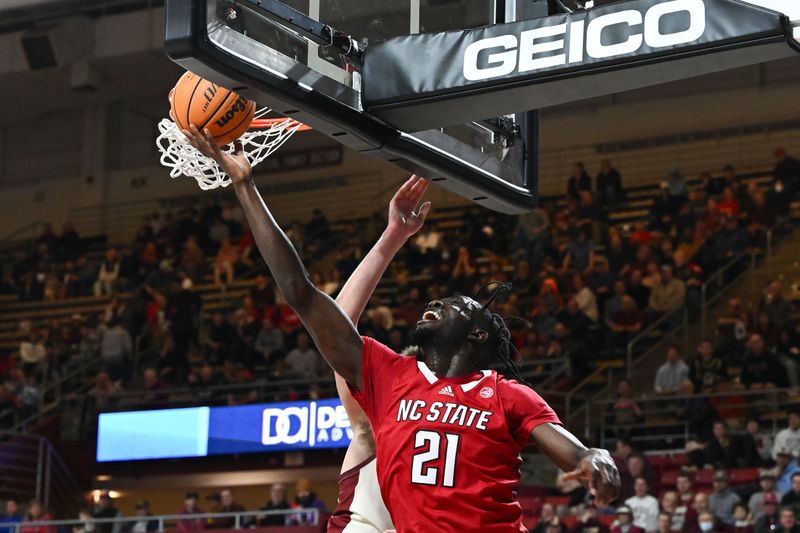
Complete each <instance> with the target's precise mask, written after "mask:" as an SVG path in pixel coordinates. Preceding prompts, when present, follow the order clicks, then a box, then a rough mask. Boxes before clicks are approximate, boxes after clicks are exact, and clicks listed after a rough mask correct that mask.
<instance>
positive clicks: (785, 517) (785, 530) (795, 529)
mask: <svg viewBox="0 0 800 533" xmlns="http://www.w3.org/2000/svg"><path fill="white" fill-rule="evenodd" d="M774 531H776V533H800V526H798V525H797V519H796V518H795V514H794V511H793V510H792V509H786V508H784V509H781V515H780V522H779V526H778V527H777V528H775V530H774Z"/></svg>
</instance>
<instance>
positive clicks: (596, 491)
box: [564, 448, 620, 507]
mask: <svg viewBox="0 0 800 533" xmlns="http://www.w3.org/2000/svg"><path fill="white" fill-rule="evenodd" d="M564 479H576V480H578V481H580V482H581V483H583V484H584V485H586V486H588V487H589V490H590V491H591V493H592V495H593V496H594V499H595V502H596V503H597V506H598V507H605V506H606V505H608V504H609V503H611V502H612V501H613V500H615V499H616V498H617V496H619V487H620V480H619V471H618V470H617V465H615V464H614V460H613V459H612V458H611V455H609V453H608V452H607V451H606V450H601V449H599V448H590V449H588V450H586V453H585V454H584V456H583V457H582V458H581V460H580V462H579V463H578V465H577V466H576V467H575V470H573V471H572V472H567V473H566V474H565V475H564Z"/></svg>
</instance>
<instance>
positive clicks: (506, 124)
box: [166, 0, 547, 213]
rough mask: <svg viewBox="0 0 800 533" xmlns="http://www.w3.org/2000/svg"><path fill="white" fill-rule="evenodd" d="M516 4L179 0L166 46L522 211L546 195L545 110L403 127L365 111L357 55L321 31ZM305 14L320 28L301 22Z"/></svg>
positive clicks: (492, 12)
mask: <svg viewBox="0 0 800 533" xmlns="http://www.w3.org/2000/svg"><path fill="white" fill-rule="evenodd" d="M516 1H517V0H509V3H508V4H506V3H505V2H504V1H503V0H472V1H469V2H465V1H462V0H286V1H284V2H276V1H272V0H168V1H167V2H166V8H167V37H166V49H167V52H168V53H169V55H170V57H171V58H172V59H173V60H175V61H176V62H178V63H179V64H181V65H182V66H183V67H185V68H186V69H188V70H192V71H194V72H196V73H198V74H199V75H201V76H203V77H205V78H208V79H210V80H212V81H214V82H216V83H218V84H220V85H223V86H226V87H230V88H232V89H233V90H236V91H237V92H240V93H241V94H243V95H244V96H246V97H249V98H251V99H253V100H255V101H256V102H258V103H259V104H261V105H264V106H267V107H270V108H271V109H273V110H274V111H275V112H277V113H278V114H281V115H284V116H289V117H291V118H294V119H296V120H298V121H300V122H303V123H305V124H308V125H309V126H311V127H312V128H314V129H315V130H317V131H320V132H322V133H325V134H327V135H329V136H331V137H332V138H334V139H335V140H337V141H339V142H341V143H342V144H344V145H345V146H348V147H350V148H352V149H354V150H357V151H359V152H362V153H365V154H368V155H371V156H375V157H378V158H381V159H384V160H388V161H390V162H392V163H393V164H395V165H397V166H400V167H402V168H405V169H407V170H409V171H411V172H416V173H419V174H421V175H423V176H426V177H428V178H429V179H431V180H432V181H435V182H437V184H439V185H441V186H443V187H445V188H448V189H450V190H452V191H454V192H456V193H458V194H461V195H462V196H464V197H466V198H469V199H470V200H473V201H476V202H478V203H481V204H483V205H485V206H487V207H489V208H492V209H495V210H499V211H503V212H507V213H519V212H524V211H526V210H529V209H530V208H531V207H532V206H533V205H535V201H536V177H537V176H536V172H537V161H536V152H537V150H536V131H537V128H536V114H535V113H534V112H522V113H515V114H509V115H504V116H502V117H486V116H483V114H482V112H481V110H480V109H476V110H475V113H474V122H468V123H464V124H457V125H448V126H447V127H439V128H436V129H427V130H425V131H411V129H406V130H405V131H404V130H401V129H398V128H396V127H394V126H392V125H390V124H387V123H386V122H385V121H383V120H381V119H378V118H377V117H373V116H371V115H370V114H369V113H366V112H364V110H363V105H362V100H361V87H362V85H361V82H362V78H361V65H360V64H359V60H358V57H357V54H353V55H347V54H345V53H344V51H346V48H345V49H344V50H343V47H342V44H341V42H339V43H337V44H339V46H335V45H334V43H330V42H328V41H326V40H325V37H324V36H322V35H321V34H322V33H323V31H324V28H323V26H325V25H327V26H328V27H330V28H334V29H335V30H336V31H337V32H339V34H344V35H345V36H352V41H351V42H350V43H347V41H345V43H346V44H348V45H349V44H352V45H353V48H354V49H355V48H360V49H363V48H364V47H365V46H369V43H372V42H376V41H380V40H384V39H388V38H391V37H396V36H401V35H409V34H417V33H421V32H440V31H447V30H455V29H462V28H471V27H478V26H485V25H488V24H493V23H495V22H503V21H506V20H515V19H516V18H517V17H518V12H517V5H516ZM519 3H520V6H522V5H523V1H522V0H520V1H519ZM524 5H525V6H526V7H525V10H526V13H527V15H526V16H536V15H546V14H547V13H546V9H547V7H546V6H547V4H546V2H544V3H540V2H536V1H531V0H525V2H524ZM276 13H277V14H276ZM519 14H521V13H519ZM303 17H307V19H304V18H303ZM287 20H289V21H291V22H287ZM304 21H305V22H308V27H298V26H297V23H300V24H302V23H303V22H304ZM317 22H319V23H320V24H315V23H317ZM304 30H308V31H304ZM323 43H324V44H323ZM415 60H416V59H415V58H408V61H415ZM484 119H488V120H484Z"/></svg>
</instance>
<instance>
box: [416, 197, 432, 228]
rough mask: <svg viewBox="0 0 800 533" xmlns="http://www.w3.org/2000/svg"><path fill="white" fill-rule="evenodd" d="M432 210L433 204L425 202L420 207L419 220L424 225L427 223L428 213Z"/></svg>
mask: <svg viewBox="0 0 800 533" xmlns="http://www.w3.org/2000/svg"><path fill="white" fill-rule="evenodd" d="M430 210H431V203H430V202H425V203H423V204H422V205H421V206H420V208H419V211H418V212H417V218H418V219H419V221H420V222H421V223H423V224H424V223H425V217H427V216H428V213H429V212H430Z"/></svg>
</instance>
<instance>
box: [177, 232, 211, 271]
mask: <svg viewBox="0 0 800 533" xmlns="http://www.w3.org/2000/svg"><path fill="white" fill-rule="evenodd" d="M205 259H206V256H205V253H203V249H202V248H201V247H200V244H198V242H197V238H196V237H195V236H190V237H189V238H187V239H186V242H185V243H184V245H183V250H182V252H181V263H180V266H181V269H182V270H183V271H184V272H186V275H187V276H189V278H190V279H191V280H192V281H194V282H198V281H200V280H201V279H202V277H203V268H204V266H205Z"/></svg>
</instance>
